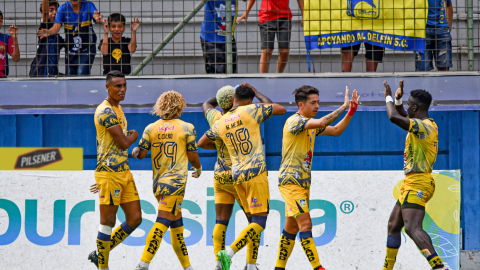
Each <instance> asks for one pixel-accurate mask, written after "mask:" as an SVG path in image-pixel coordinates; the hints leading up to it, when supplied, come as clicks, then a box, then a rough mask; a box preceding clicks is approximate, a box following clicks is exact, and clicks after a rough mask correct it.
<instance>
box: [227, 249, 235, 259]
mask: <svg viewBox="0 0 480 270" xmlns="http://www.w3.org/2000/svg"><path fill="white" fill-rule="evenodd" d="M225 251H226V252H227V255H228V257H230V259H231V258H232V257H233V255H235V251H233V249H232V248H231V247H226V248H225Z"/></svg>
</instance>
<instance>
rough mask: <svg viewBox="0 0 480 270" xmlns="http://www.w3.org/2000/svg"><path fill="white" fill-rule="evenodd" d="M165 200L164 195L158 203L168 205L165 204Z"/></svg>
mask: <svg viewBox="0 0 480 270" xmlns="http://www.w3.org/2000/svg"><path fill="white" fill-rule="evenodd" d="M163 200H165V196H163V195H162V197H160V201H159V202H158V203H160V204H165V205H167V202H164V201H163Z"/></svg>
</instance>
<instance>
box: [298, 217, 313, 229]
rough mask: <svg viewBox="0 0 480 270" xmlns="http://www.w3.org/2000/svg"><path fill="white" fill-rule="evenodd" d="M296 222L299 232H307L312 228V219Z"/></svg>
mask: <svg viewBox="0 0 480 270" xmlns="http://www.w3.org/2000/svg"><path fill="white" fill-rule="evenodd" d="M297 223H298V227H299V229H300V231H301V232H307V231H311V230H312V221H311V220H310V219H307V220H302V221H301V222H298V221H297Z"/></svg>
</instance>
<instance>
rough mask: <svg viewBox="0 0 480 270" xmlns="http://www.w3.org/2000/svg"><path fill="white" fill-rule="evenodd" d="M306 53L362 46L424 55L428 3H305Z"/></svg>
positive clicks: (313, 0) (416, 0) (400, 0)
mask: <svg viewBox="0 0 480 270" xmlns="http://www.w3.org/2000/svg"><path fill="white" fill-rule="evenodd" d="M304 6H305V9H304V35H305V44H306V48H307V51H309V50H313V49H326V48H340V47H350V46H353V45H357V44H359V43H362V42H365V43H369V44H372V45H376V46H380V47H385V48H387V49H392V50H402V51H403V50H408V51H411V50H417V51H423V50H424V47H425V26H426V24H427V19H428V0H321V1H320V0H305V5H304Z"/></svg>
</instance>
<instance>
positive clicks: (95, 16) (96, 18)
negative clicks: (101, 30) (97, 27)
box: [93, 10, 103, 23]
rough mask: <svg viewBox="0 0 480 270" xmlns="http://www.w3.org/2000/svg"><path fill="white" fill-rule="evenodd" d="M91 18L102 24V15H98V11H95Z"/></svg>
mask: <svg viewBox="0 0 480 270" xmlns="http://www.w3.org/2000/svg"><path fill="white" fill-rule="evenodd" d="M93 18H94V19H95V21H96V22H97V23H102V22H103V15H102V14H100V11H98V10H95V12H93Z"/></svg>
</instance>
